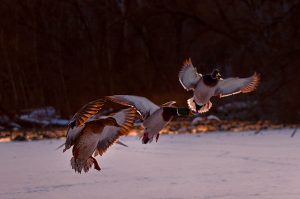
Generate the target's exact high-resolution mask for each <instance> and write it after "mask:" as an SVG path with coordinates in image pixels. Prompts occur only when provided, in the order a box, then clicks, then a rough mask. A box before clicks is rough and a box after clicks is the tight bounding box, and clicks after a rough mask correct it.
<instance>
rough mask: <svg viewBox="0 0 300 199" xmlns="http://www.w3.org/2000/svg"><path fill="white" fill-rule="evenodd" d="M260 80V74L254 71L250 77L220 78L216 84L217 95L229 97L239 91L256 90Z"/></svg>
mask: <svg viewBox="0 0 300 199" xmlns="http://www.w3.org/2000/svg"><path fill="white" fill-rule="evenodd" d="M259 82H260V75H259V74H257V73H254V74H253V75H252V76H251V77H248V78H238V77H236V78H228V79H224V80H220V81H219V82H218V84H217V85H216V90H215V96H219V97H227V96H231V95H235V94H238V93H249V92H252V91H254V90H255V89H256V88H257V86H258V85H259Z"/></svg>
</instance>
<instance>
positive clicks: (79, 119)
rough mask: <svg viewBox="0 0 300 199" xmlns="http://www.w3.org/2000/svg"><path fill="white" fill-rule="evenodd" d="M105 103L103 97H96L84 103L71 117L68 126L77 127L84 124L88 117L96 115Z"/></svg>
mask: <svg viewBox="0 0 300 199" xmlns="http://www.w3.org/2000/svg"><path fill="white" fill-rule="evenodd" d="M104 103H105V99H98V100H95V101H92V102H89V103H88V104H86V105H84V106H83V107H82V108H81V109H80V110H79V111H78V112H77V113H76V114H75V115H74V116H73V118H72V119H71V121H70V123H69V127H70V128H73V127H74V126H76V127H78V126H81V125H82V124H84V123H85V122H86V121H87V120H88V119H89V118H91V117H93V116H94V115H96V114H97V113H98V112H99V111H100V110H101V108H102V107H103V105H104Z"/></svg>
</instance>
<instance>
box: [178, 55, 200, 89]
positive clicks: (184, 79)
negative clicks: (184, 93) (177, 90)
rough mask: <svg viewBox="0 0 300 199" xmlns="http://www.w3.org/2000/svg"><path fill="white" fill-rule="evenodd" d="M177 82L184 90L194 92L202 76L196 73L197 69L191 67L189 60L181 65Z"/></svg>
mask: <svg viewBox="0 0 300 199" xmlns="http://www.w3.org/2000/svg"><path fill="white" fill-rule="evenodd" d="M178 77H179V82H180V83H181V85H182V86H183V88H184V89H186V90H188V91H189V90H194V89H195V87H196V85H197V83H198V81H199V80H200V79H201V77H202V75H201V74H200V73H197V69H196V68H195V67H194V66H193V64H192V60H191V58H189V59H188V60H186V61H185V62H184V63H183V66H182V68H181V70H180V72H179V75H178Z"/></svg>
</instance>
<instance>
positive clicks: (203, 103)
mask: <svg viewBox="0 0 300 199" xmlns="http://www.w3.org/2000/svg"><path fill="white" fill-rule="evenodd" d="M179 81H180V83H181V85H182V86H183V88H185V89H186V90H188V91H189V90H192V91H193V92H194V95H193V97H192V98H190V99H188V100H187V103H188V106H189V108H190V109H191V110H193V111H194V112H199V113H204V112H207V111H208V110H209V109H210V108H211V106H212V103H211V102H210V98H211V97H213V96H218V97H227V96H230V95H234V94H238V93H248V92H251V91H253V90H255V88H256V87H257V86H258V84H259V81H260V75H259V74H257V73H254V74H253V75H252V76H250V77H247V78H239V77H235V78H227V79H222V78H221V75H220V73H219V70H218V69H214V70H213V71H212V73H211V74H207V75H201V74H200V73H198V72H197V69H196V68H195V67H194V66H193V64H192V61H191V59H188V60H186V61H185V62H184V64H183V67H182V69H181V71H180V72H179Z"/></svg>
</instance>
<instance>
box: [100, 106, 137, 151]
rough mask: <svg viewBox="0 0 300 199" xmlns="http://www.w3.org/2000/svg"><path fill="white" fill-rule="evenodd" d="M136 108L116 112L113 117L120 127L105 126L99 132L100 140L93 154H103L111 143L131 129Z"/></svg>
mask: <svg viewBox="0 0 300 199" xmlns="http://www.w3.org/2000/svg"><path fill="white" fill-rule="evenodd" d="M136 114H137V112H136V110H135V109H134V108H128V109H124V110H121V111H119V112H117V113H116V114H115V115H113V116H112V117H114V118H115V119H116V121H117V123H118V124H119V125H120V126H121V127H112V126H106V127H105V128H104V129H103V132H102V134H101V138H100V141H99V142H98V144H97V149H96V151H95V153H94V156H97V155H98V154H99V155H103V153H105V152H106V150H107V149H108V148H109V147H110V146H111V145H113V144H114V143H115V142H116V141H117V140H118V138H119V137H120V136H123V135H127V134H128V133H129V131H130V130H131V129H132V127H133V124H134V121H135V119H136Z"/></svg>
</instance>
